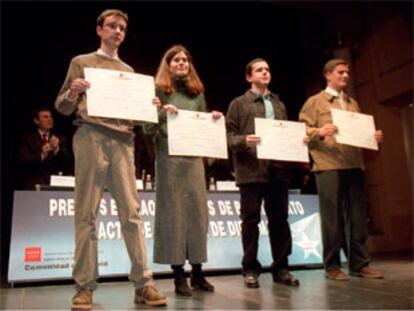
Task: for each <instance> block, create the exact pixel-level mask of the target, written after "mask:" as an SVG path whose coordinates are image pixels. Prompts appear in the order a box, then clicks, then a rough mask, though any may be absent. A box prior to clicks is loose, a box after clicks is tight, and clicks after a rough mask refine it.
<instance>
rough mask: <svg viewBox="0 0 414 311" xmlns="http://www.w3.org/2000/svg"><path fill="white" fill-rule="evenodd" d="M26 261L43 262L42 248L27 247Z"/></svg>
mask: <svg viewBox="0 0 414 311" xmlns="http://www.w3.org/2000/svg"><path fill="white" fill-rule="evenodd" d="M24 261H25V262H29V261H32V262H33V261H42V248H41V247H26V248H25V251H24Z"/></svg>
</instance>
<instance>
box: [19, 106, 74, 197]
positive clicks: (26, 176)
mask: <svg viewBox="0 0 414 311" xmlns="http://www.w3.org/2000/svg"><path fill="white" fill-rule="evenodd" d="M33 122H34V123H35V124H36V126H37V129H36V131H33V132H29V133H26V134H25V135H24V136H23V138H22V139H21V141H20V145H19V149H18V153H17V160H18V162H19V164H20V169H21V182H20V183H19V184H20V186H19V187H20V188H22V189H27V190H33V189H35V185H36V184H41V185H48V184H49V183H50V175H53V174H56V175H57V174H58V173H59V172H67V170H68V168H69V166H70V163H71V156H70V155H69V152H68V150H67V149H66V147H65V144H64V138H63V137H62V136H58V135H57V134H55V133H54V132H53V125H54V121H53V116H52V112H51V111H50V109H49V108H39V109H36V110H35V112H34V118H33Z"/></svg>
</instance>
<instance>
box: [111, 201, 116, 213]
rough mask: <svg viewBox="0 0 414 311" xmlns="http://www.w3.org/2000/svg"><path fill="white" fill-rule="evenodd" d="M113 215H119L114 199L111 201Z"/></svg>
mask: <svg viewBox="0 0 414 311" xmlns="http://www.w3.org/2000/svg"><path fill="white" fill-rule="evenodd" d="M111 215H113V216H117V215H118V209H117V207H116V202H115V200H114V199H111Z"/></svg>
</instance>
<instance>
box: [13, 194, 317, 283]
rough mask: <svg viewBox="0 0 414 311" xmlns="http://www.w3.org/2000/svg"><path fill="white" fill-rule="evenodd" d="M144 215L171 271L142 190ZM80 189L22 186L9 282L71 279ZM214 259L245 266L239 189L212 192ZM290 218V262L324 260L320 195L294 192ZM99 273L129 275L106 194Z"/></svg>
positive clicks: (215, 264)
mask: <svg viewBox="0 0 414 311" xmlns="http://www.w3.org/2000/svg"><path fill="white" fill-rule="evenodd" d="M139 196H140V201H141V211H140V212H141V216H142V220H143V224H144V226H143V227H144V235H145V241H146V247H147V254H148V262H149V265H150V268H151V269H152V270H153V271H154V272H155V273H162V272H170V267H169V266H168V265H159V264H154V263H153V262H152V261H153V252H152V249H153V224H154V215H155V194H154V193H153V192H140V193H139ZM73 197H74V193H73V192H72V191H16V192H15V194H14V206H13V223H12V235H11V245H10V259H9V274H8V280H9V282H12V283H16V282H27V281H36V280H59V279H68V278H71V274H72V265H73V255H74V247H75V243H74V219H73V217H74V212H75V211H74V198H73ZM207 208H208V211H209V232H208V262H207V263H205V264H204V265H203V266H204V267H205V269H206V270H222V269H235V268H241V258H242V254H243V251H242V244H241V236H240V234H241V221H240V218H239V214H240V195H239V193H238V192H210V193H208V202H207ZM289 223H290V227H291V231H292V237H293V248H292V254H291V256H289V264H290V265H302V264H321V263H322V257H321V256H322V243H321V234H320V221H319V208H318V197H317V196H316V195H289ZM96 225H97V236H98V238H99V247H98V249H99V273H100V275H101V276H105V277H108V276H126V275H128V273H129V270H130V262H129V257H128V255H127V251H126V248H125V244H124V242H123V239H122V234H121V226H120V222H119V220H118V217H117V208H116V203H115V200H114V199H112V197H111V195H110V194H109V193H105V194H104V196H103V198H102V200H101V204H100V209H99V217H98V219H97V223H96ZM259 227H260V238H259V239H260V241H259V255H258V257H259V261H260V262H261V263H262V265H263V266H270V264H271V262H272V257H271V252H270V243H269V237H268V230H267V218H266V215H265V213H264V209H263V208H262V220H261V223H260V225H259Z"/></svg>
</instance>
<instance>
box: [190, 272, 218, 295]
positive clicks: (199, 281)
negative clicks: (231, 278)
mask: <svg viewBox="0 0 414 311" xmlns="http://www.w3.org/2000/svg"><path fill="white" fill-rule="evenodd" d="M190 284H191V287H192V288H193V289H195V290H201V291H204V292H214V285H213V284H211V283H209V282H208V281H207V280H206V278H205V277H204V276H203V275H202V276H194V275H191V280H190Z"/></svg>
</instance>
